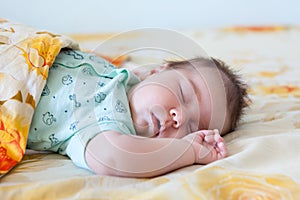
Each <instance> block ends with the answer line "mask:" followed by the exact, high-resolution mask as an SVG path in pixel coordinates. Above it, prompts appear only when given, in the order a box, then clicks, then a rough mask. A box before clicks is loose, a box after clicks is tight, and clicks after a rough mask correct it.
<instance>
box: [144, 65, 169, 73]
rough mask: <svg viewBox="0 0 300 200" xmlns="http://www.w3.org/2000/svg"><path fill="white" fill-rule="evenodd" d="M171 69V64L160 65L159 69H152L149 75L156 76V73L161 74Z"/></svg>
mask: <svg viewBox="0 0 300 200" xmlns="http://www.w3.org/2000/svg"><path fill="white" fill-rule="evenodd" d="M169 68H170V65H169V63H165V64H164V65H160V66H158V67H155V68H154V69H152V70H151V71H150V73H149V75H153V74H156V73H160V72H162V71H164V70H166V69H169Z"/></svg>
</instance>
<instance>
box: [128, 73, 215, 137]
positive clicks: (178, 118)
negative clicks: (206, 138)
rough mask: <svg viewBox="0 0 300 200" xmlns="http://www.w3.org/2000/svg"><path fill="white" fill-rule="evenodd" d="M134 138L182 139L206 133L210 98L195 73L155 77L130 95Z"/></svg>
mask: <svg viewBox="0 0 300 200" xmlns="http://www.w3.org/2000/svg"><path fill="white" fill-rule="evenodd" d="M129 104H130V108H131V114H132V119H133V122H134V126H135V129H136V132H137V135H140V136H145V137H163V138H181V137H183V136H185V135H186V134H189V133H192V132H195V131H198V130H201V129H208V128H209V123H210V119H211V112H212V110H211V108H212V106H211V96H210V91H209V89H208V87H207V86H206V82H205V81H204V80H203V79H202V78H200V76H199V74H197V72H196V73H195V72H194V71H193V70H187V69H177V70H175V69H168V70H165V71H163V72H160V73H156V74H154V75H152V76H150V77H148V78H146V79H145V80H144V81H142V82H140V83H139V84H137V85H136V86H134V87H133V88H132V89H131V90H130V91H129Z"/></svg>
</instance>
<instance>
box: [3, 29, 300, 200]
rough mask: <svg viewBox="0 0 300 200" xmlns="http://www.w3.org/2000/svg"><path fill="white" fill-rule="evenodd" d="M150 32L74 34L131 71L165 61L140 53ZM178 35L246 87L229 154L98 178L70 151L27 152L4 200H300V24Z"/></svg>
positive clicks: (9, 176)
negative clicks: (154, 172)
mask: <svg viewBox="0 0 300 200" xmlns="http://www.w3.org/2000/svg"><path fill="white" fill-rule="evenodd" d="M156 31H157V30H156ZM159 31H161V30H159ZM168 31H170V30H168ZM147 34H149V30H148V31H144V32H143V31H142V32H136V31H129V32H127V33H123V34H119V35H117V36H115V35H114V34H84V35H80V34H73V35H71V34H70V35H69V36H70V37H71V38H73V40H75V43H76V42H78V43H79V45H80V47H81V49H82V50H85V51H93V52H96V53H99V54H103V56H107V58H109V59H112V61H114V62H115V63H117V64H118V65H119V64H120V65H123V66H124V67H129V68H132V67H137V66H140V65H145V64H147V63H148V64H149V63H150V64H151V63H157V62H160V61H162V60H163V59H165V58H166V57H165V56H161V54H162V51H158V50H157V49H159V48H153V49H150V50H149V49H147V51H141V50H139V51H137V50H136V49H137V47H138V46H139V45H141V44H142V45H144V43H143V41H145V40H149V38H151V37H149V35H147ZM176 34H180V35H181V36H180V37H183V38H185V39H186V38H187V39H188V40H190V41H193V44H198V45H201V46H202V47H203V48H204V49H205V52H207V53H208V54H209V55H210V56H214V57H216V58H220V59H222V60H224V61H226V62H227V63H228V64H229V65H231V66H232V67H233V68H234V69H235V70H237V71H239V72H240V73H241V74H242V75H243V77H244V79H245V81H246V83H247V84H248V85H249V94H250V98H251V102H249V103H250V106H249V108H248V109H247V110H246V114H245V115H244V117H243V119H242V121H241V123H240V124H239V126H238V128H237V129H236V130H235V131H233V132H231V133H229V134H228V135H226V136H225V141H226V143H227V145H228V150H229V156H228V157H227V158H225V159H222V160H219V161H216V162H213V163H211V164H208V165H192V166H189V167H185V168H182V169H179V170H176V171H173V172H171V173H168V174H165V175H162V176H159V177H155V178H145V179H144V178H140V179H135V178H120V177H111V176H99V175H95V174H93V173H91V172H89V171H87V170H84V169H81V168H78V167H76V166H75V165H74V164H73V163H72V161H71V160H70V159H69V158H68V157H66V156H62V155H58V154H53V153H49V152H35V151H31V150H26V152H25V155H24V157H23V159H22V160H21V161H20V162H19V163H18V164H16V166H15V167H13V168H12V169H11V170H10V171H9V172H8V173H6V174H5V175H3V176H2V177H1V179H0V199H300V170H299V169H300V148H299V146H300V129H299V128H300V80H299V77H300V67H299V64H300V61H299V52H300V40H299V38H300V27H297V26H279V25H278V26H258V27H256V26H250V27H249V26H237V27H225V28H224V27H221V28H215V29H203V30H186V31H181V32H178V33H176ZM112 36H114V37H112ZM145 38H146V39H145ZM0 39H1V38H0ZM2 39H3V38H2ZM107 41H109V42H107ZM169 42H170V43H173V42H171V41H169ZM173 44H176V43H175V42H174V43H173ZM68 45H70V43H68ZM75 46H76V45H75ZM75 46H74V45H73V47H74V48H77V47H75ZM171 46H172V45H171ZM158 47H159V46H158ZM172 48H173V47H172ZM174 48H176V45H175V47H174ZM104 50H105V51H104ZM151 51H152V53H149V52H151ZM124 52H125V53H124ZM128 52H129V53H128ZM145 52H146V53H145ZM122 53H123V54H122ZM164 53H165V51H164V52H163V54H164ZM168 56H169V57H170V54H168ZM169 57H167V58H169Z"/></svg>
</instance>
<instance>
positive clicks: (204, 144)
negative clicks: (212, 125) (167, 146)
mask: <svg viewBox="0 0 300 200" xmlns="http://www.w3.org/2000/svg"><path fill="white" fill-rule="evenodd" d="M182 139H183V140H186V141H188V142H190V143H191V145H192V146H193V149H194V153H195V163H198V164H208V163H211V162H213V161H216V160H219V159H222V158H224V157H226V155H227V148H226V146H225V142H224V139H223V138H222V137H221V136H220V134H219V131H218V130H216V129H215V130H201V131H197V132H194V133H191V134H188V135H186V136H185V137H183V138H182Z"/></svg>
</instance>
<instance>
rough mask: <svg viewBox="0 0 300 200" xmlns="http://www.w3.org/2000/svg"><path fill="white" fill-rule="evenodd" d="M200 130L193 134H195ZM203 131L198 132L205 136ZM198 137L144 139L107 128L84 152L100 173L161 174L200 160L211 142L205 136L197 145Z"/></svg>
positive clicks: (122, 174) (90, 165) (87, 159)
mask: <svg viewBox="0 0 300 200" xmlns="http://www.w3.org/2000/svg"><path fill="white" fill-rule="evenodd" d="M197 133H198V132H197ZM197 133H193V134H192V135H194V136H196V135H197ZM203 134H204V133H202V132H201V133H200V132H199V133H198V135H201V137H202V138H203ZM204 135H205V134H204ZM196 138H197V137H194V139H193V137H187V138H182V139H176V138H145V137H139V136H131V135H123V134H120V133H118V132H115V131H106V132H103V133H101V134H99V135H97V136H96V137H94V138H93V139H92V140H91V141H90V142H89V143H88V146H87V149H86V152H85V156H86V162H87V164H88V166H89V167H90V168H91V169H92V170H93V171H94V172H95V173H97V174H106V175H114V176H127V177H153V176H158V175H161V174H164V173H167V172H170V171H172V170H175V169H178V168H181V167H184V166H188V165H192V164H194V163H201V162H199V161H201V160H200V159H199V157H200V156H199V155H200V153H199V151H200V150H203V151H205V152H206V153H207V148H208V146H209V145H206V142H205V136H204V140H202V141H201V144H199V145H197V144H195V143H198V142H199V140H198V139H199V138H198V139H196ZM204 143H205V145H206V146H205V148H203V147H204V146H203V144H204ZM211 143H213V142H211ZM212 150H214V149H212ZM208 154H209V155H210V153H208ZM220 158H221V157H220ZM205 159H206V160H205V162H203V163H202V164H206V163H209V162H212V161H213V160H209V159H207V158H206V157H205ZM216 159H219V157H218V156H217V157H216ZM216 159H215V160H216Z"/></svg>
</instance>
